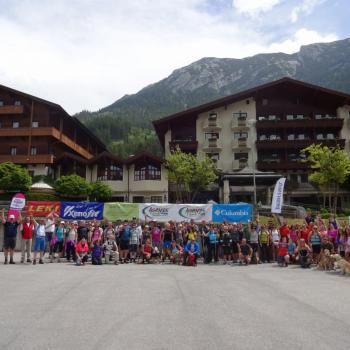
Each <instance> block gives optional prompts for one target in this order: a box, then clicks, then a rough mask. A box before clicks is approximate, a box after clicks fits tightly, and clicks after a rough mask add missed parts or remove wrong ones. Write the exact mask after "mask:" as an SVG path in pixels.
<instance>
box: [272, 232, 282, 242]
mask: <svg viewBox="0 0 350 350" xmlns="http://www.w3.org/2000/svg"><path fill="white" fill-rule="evenodd" d="M271 236H272V240H273V241H274V242H279V240H280V234H279V232H278V230H277V229H273V230H272V232H271Z"/></svg>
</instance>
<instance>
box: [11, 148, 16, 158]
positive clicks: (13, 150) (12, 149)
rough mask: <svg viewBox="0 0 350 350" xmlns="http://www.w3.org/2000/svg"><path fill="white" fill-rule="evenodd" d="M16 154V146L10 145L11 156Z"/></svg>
mask: <svg viewBox="0 0 350 350" xmlns="http://www.w3.org/2000/svg"><path fill="white" fill-rule="evenodd" d="M16 154H17V147H11V156H15V155H16Z"/></svg>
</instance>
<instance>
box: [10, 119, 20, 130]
mask: <svg viewBox="0 0 350 350" xmlns="http://www.w3.org/2000/svg"><path fill="white" fill-rule="evenodd" d="M12 127H13V128H14V129H17V128H19V122H16V121H13V122H12Z"/></svg>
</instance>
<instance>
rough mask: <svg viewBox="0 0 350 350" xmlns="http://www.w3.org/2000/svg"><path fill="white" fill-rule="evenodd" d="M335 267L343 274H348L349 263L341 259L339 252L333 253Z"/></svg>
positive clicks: (349, 270) (349, 269) (349, 272)
mask: <svg viewBox="0 0 350 350" xmlns="http://www.w3.org/2000/svg"><path fill="white" fill-rule="evenodd" d="M333 256H334V259H335V264H334V265H335V267H337V268H339V269H340V272H341V273H342V274H343V275H345V274H348V275H350V263H349V262H348V261H346V260H345V259H343V258H342V257H341V256H340V255H339V254H334V255H333Z"/></svg>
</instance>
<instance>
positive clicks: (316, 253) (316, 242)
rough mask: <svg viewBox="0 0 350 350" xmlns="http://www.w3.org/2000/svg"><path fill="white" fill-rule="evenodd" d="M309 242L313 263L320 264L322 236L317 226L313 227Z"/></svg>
mask: <svg viewBox="0 0 350 350" xmlns="http://www.w3.org/2000/svg"><path fill="white" fill-rule="evenodd" d="M309 242H310V246H311V249H312V262H313V263H314V264H318V261H319V257H320V253H321V236H320V233H319V232H318V229H317V226H316V225H314V226H313V227H312V231H311V232H310V235H309Z"/></svg>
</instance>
